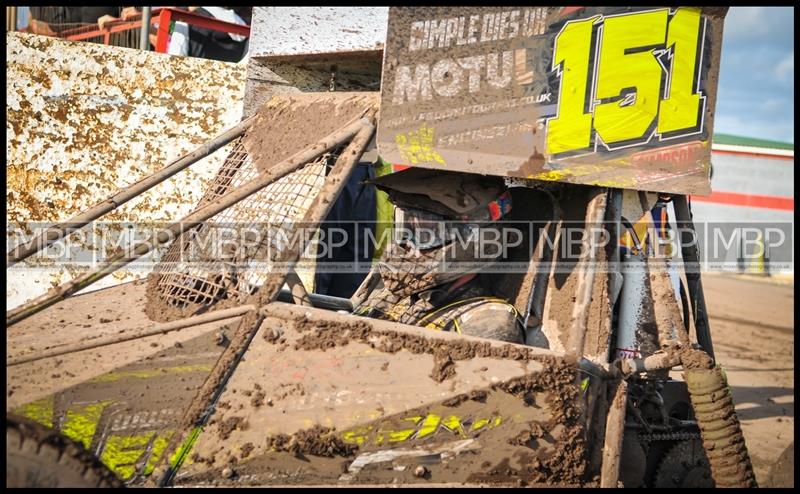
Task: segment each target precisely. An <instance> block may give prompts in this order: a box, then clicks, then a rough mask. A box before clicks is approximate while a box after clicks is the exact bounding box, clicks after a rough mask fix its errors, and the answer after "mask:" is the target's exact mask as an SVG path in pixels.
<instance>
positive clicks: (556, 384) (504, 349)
mask: <svg viewBox="0 0 800 494" xmlns="http://www.w3.org/2000/svg"><path fill="white" fill-rule="evenodd" d="M290 326H294V327H295V329H296V330H297V333H298V334H299V337H298V338H297V339H296V340H295V341H294V343H293V344H292V345H291V346H292V347H293V348H294V350H295V351H299V352H302V351H311V352H315V353H316V352H319V351H322V352H323V353H328V352H330V351H332V350H333V349H335V348H337V347H342V346H347V345H363V344H366V345H368V346H369V347H370V348H371V349H372V350H377V351H378V352H379V353H389V354H396V353H397V352H400V351H402V350H406V351H407V352H409V353H412V354H422V353H425V354H428V355H432V356H434V358H435V359H437V361H439V359H444V360H446V361H449V362H451V363H452V362H457V361H461V360H468V359H472V358H474V357H484V358H485V357H489V358H493V359H502V360H509V359H510V360H516V361H529V360H536V361H538V362H540V363H541V364H542V367H541V370H540V371H538V372H533V373H528V374H524V375H522V376H519V377H516V378H512V379H508V380H504V381H501V382H496V383H492V384H490V385H488V386H485V387H483V388H480V389H473V390H472V391H469V392H466V393H459V394H457V395H455V396H451V397H449V398H447V399H444V400H440V401H438V402H433V403H430V404H426V405H423V406H418V407H413V408H410V409H407V410H403V411H402V412H400V413H393V414H390V415H387V416H384V417H381V418H379V419H376V420H372V421H367V422H364V423H361V424H360V425H356V426H350V427H342V428H341V429H337V428H335V425H336V424H335V423H334V426H333V427H326V426H322V425H320V424H319V423H318V424H316V425H312V426H310V427H307V428H304V429H300V430H297V431H296V432H294V433H291V434H287V433H278V434H271V435H267V436H266V437H263V436H262V437H263V439H261V440H260V441H261V444H255V450H254V449H253V448H250V447H248V448H246V450H247V451H246V453H245V451H244V449H243V450H242V452H241V454H238V455H234V454H231V452H232V451H236V449H235V447H233V446H231V447H230V448H227V453H225V452H223V449H226V447H225V445H223V444H221V443H216V442H214V443H210V444H220V446H219V447H218V448H217V450H216V452H215V453H214V454H217V455H220V454H221V455H223V456H224V457H226V459H225V460H224V463H222V462H220V461H219V460H221V459H222V458H221V457H220V456H217V461H210V462H208V464H209V466H210V467H211V466H213V468H211V469H209V470H205V471H197V470H195V471H194V472H193V473H189V472H186V473H185V474H183V475H181V474H179V475H178V477H177V479H176V483H177V484H178V485H206V484H214V485H220V484H224V485H280V484H288V485H300V484H331V483H334V484H335V483H347V484H391V483H393V482H395V483H415V482H416V483H418V482H437V483H438V482H467V483H490V484H510V485H534V484H547V485H563V484H582V483H586V482H587V481H591V480H592V479H589V478H587V477H588V475H587V461H588V459H587V451H586V444H585V436H586V429H585V425H584V423H583V420H584V417H585V415H584V410H583V407H584V405H583V400H582V396H581V389H580V387H579V386H578V384H577V376H578V372H579V371H578V366H577V363H576V362H575V361H574V359H571V358H568V357H560V356H550V355H542V354H535V352H528V351H527V349H525V348H524V347H518V346H514V345H502V346H501V345H497V344H494V345H492V344H491V343H488V342H481V341H474V340H473V341H466V340H442V339H434V338H426V337H423V336H418V335H415V334H409V333H400V332H393V331H384V330H379V329H375V328H373V327H371V326H370V325H369V324H367V323H366V322H364V321H353V322H336V321H330V320H327V321H320V322H317V321H314V320H313V318H312V317H308V316H300V317H297V318H296V319H295V320H294V321H291V322H288V321H287V326H286V327H283V328H281V330H282V332H283V333H282V334H284V335H286V334H288V333H291V330H290V329H289V328H290ZM272 329H273V328H272V327H271V326H270V327H263V328H262V331H263V333H264V334H263V335H260V338H262V339H263V340H266V342H267V344H268V345H271V344H280V343H278V341H279V340H278V339H276V338H274V337H273V333H272ZM283 337H284V336H281V338H283ZM283 345H288V344H287V343H283ZM379 368H380V369H381V370H383V371H386V369H387V366H381V367H379ZM398 370H399V369H398ZM452 370H453V371H455V369H454V368H453V369H452ZM387 375H388V374H387ZM430 377H431V380H432V382H438V381H437V380H436V379H435V378H433V377H432V376H430ZM387 379H388V378H387ZM387 382H389V381H387ZM338 385H339V388H340V389H342V390H343V391H345V390H347V389H348V387H347V379H346V378H345V377H342V378H341V380H340V381H338ZM229 386H232V384H231V385H229ZM240 393H241V390H240V391H239V392H238V393H236V394H237V395H238V394H240ZM268 397H269V396H268ZM225 406H226V407H227V404H226V405H225ZM275 406H278V403H276V405H275ZM263 409H264V407H261V408H258V409H257V410H263ZM290 411H291V413H293V414H300V415H302V414H303V411H302V410H293V411H292V410H286V413H287V414H288V413H290ZM237 413H238V415H243V414H245V413H248V414H256V413H259V412H258V411H256V409H251V410H245V411H241V412H237ZM250 416H251V417H252V415H250ZM221 420H225V419H221ZM215 430H217V429H216V428H212V429H209V430H208V432H207V433H211V434H214V431H215ZM219 432H220V431H217V433H219ZM248 437H251V438H252V436H248ZM250 440H252V439H250ZM212 451H214V448H212ZM419 465H424V466H425V473H424V475H422V476H418V475H415V473H414V472H415V470H416V469H417V467H418V466H419ZM225 469H230V470H232V471H233V472H235V474H234V475H232V476H229V477H227V478H226V476H223V475H222V472H223V470H225ZM228 473H230V472H228Z"/></svg>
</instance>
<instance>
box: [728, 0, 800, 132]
mask: <svg viewBox="0 0 800 494" xmlns="http://www.w3.org/2000/svg"><path fill="white" fill-rule="evenodd" d="M722 36H723V37H722V59H721V61H720V74H719V87H718V89H717V91H718V92H717V108H716V117H715V120H714V132H715V133H721V134H732V135H737V136H742V137H756V138H760V139H769V140H773V141H781V142H791V143H794V7H731V8H730V10H729V11H728V15H727V16H725V27H724V29H723V35H722Z"/></svg>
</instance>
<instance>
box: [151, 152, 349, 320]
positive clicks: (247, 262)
mask: <svg viewBox="0 0 800 494" xmlns="http://www.w3.org/2000/svg"><path fill="white" fill-rule="evenodd" d="M338 152H339V150H337V151H334V152H332V153H328V154H324V155H322V156H320V157H319V158H318V159H317V160H315V161H312V162H309V163H307V164H306V165H304V166H303V167H302V168H300V169H298V170H297V171H295V172H293V173H291V174H289V175H287V176H286V177H284V178H282V179H280V180H277V181H276V182H273V183H272V184H270V185H269V186H267V187H266V188H264V189H262V190H261V191H259V192H257V193H255V194H253V195H252V196H250V197H249V198H247V199H245V200H243V201H241V202H239V203H237V204H235V205H233V206H231V207H229V208H227V209H225V210H224V211H222V212H221V213H219V214H217V215H216V216H214V217H213V218H211V219H210V220H208V221H206V222H205V223H203V224H202V225H200V226H198V227H196V228H194V229H192V230H190V231H187V232H185V233H184V234H182V235H180V236H179V237H178V238H176V239H175V241H174V242H173V243H172V244H171V245H170V247H169V249H168V250H167V252H166V253H165V254H164V256H163V257H162V259H161V260H160V261H159V263H158V264H157V265H156V267H155V269H154V275H151V279H150V286H149V287H148V300H147V313H148V315H149V316H150V317H151V318H152V319H155V320H170V319H174V318H177V317H186V316H188V315H189V314H190V313H194V312H196V311H197V310H198V309H201V308H206V307H208V306H210V305H215V308H222V307H226V306H233V305H238V304H241V303H242V302H244V300H245V298H246V297H247V296H248V295H249V294H251V293H253V292H254V291H255V290H256V289H257V288H258V287H259V286H260V285H261V284H262V283H263V282H264V280H265V279H266V277H267V275H268V274H269V272H270V271H271V269H272V263H273V262H274V261H275V259H276V257H277V256H278V254H279V253H280V252H282V251H283V249H285V248H286V247H287V240H291V239H292V238H293V237H295V235H294V231H295V229H296V228H295V226H296V223H297V222H298V221H299V220H301V219H302V218H303V216H304V215H305V213H306V211H307V210H308V209H309V207H310V206H311V203H312V201H313V200H314V198H315V197H316V195H317V194H318V192H319V190H320V189H321V187H322V185H323V184H324V182H325V175H326V168H328V167H331V166H333V164H334V163H335V161H336V158H337V156H338ZM258 174H259V172H258V170H257V169H256V168H255V166H254V165H253V163H252V161H251V159H250V158H249V156H248V154H247V153H246V151H245V149H244V146H243V145H242V143H241V142H240V140H239V141H236V142H235V145H234V148H233V150H232V151H231V153H230V154H229V155H228V157H227V159H226V160H225V162H224V163H223V165H222V167H221V168H220V170H219V172H218V173H217V175H216V177H215V178H214V181H213V182H212V184H211V185H210V187H209V188H208V189H207V190H206V192H205V194H204V195H203V197H202V199H201V200H200V202H199V203H198V205H197V209H199V208H201V207H203V206H204V205H206V204H208V203H209V202H211V201H214V200H215V199H217V198H219V197H221V196H223V195H225V194H226V193H228V192H230V191H231V190H233V189H235V188H237V187H239V186H241V185H243V184H245V183H246V182H249V181H251V180H253V179H255V178H257V176H258ZM295 238H296V237H295Z"/></svg>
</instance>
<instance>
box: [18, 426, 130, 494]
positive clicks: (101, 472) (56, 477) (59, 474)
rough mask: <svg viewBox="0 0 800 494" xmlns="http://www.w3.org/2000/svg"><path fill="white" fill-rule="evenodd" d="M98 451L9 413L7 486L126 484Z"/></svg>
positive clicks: (106, 485) (111, 485) (100, 485)
mask: <svg viewBox="0 0 800 494" xmlns="http://www.w3.org/2000/svg"><path fill="white" fill-rule="evenodd" d="M124 486H125V484H124V483H123V482H122V481H120V480H119V479H118V478H117V477H116V475H114V473H113V472H112V471H111V470H109V469H108V467H106V466H105V465H103V463H102V462H100V460H98V459H97V457H96V456H95V455H93V454H92V453H90V452H89V451H87V450H86V449H85V448H84V447H83V446H82V445H80V444H79V443H76V442H75V441H73V440H72V439H69V438H68V437H66V436H64V435H62V434H60V433H58V432H57V431H54V430H52V429H49V428H47V427H45V426H43V425H41V424H38V423H36V422H33V421H30V420H28V419H25V418H22V417H19V416H15V415H10V414H9V415H7V416H6V487H124Z"/></svg>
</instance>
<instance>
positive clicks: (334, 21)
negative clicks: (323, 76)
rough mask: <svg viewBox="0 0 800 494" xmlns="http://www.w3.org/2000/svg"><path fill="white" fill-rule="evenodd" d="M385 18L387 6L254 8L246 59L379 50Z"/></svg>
mask: <svg viewBox="0 0 800 494" xmlns="http://www.w3.org/2000/svg"><path fill="white" fill-rule="evenodd" d="M388 19H389V7H254V8H253V21H252V26H251V38H250V56H251V57H266V56H276V55H281V56H283V55H311V54H321V53H334V52H339V51H360V50H375V49H380V48H382V47H383V44H384V43H385V41H386V27H387V23H388Z"/></svg>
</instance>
